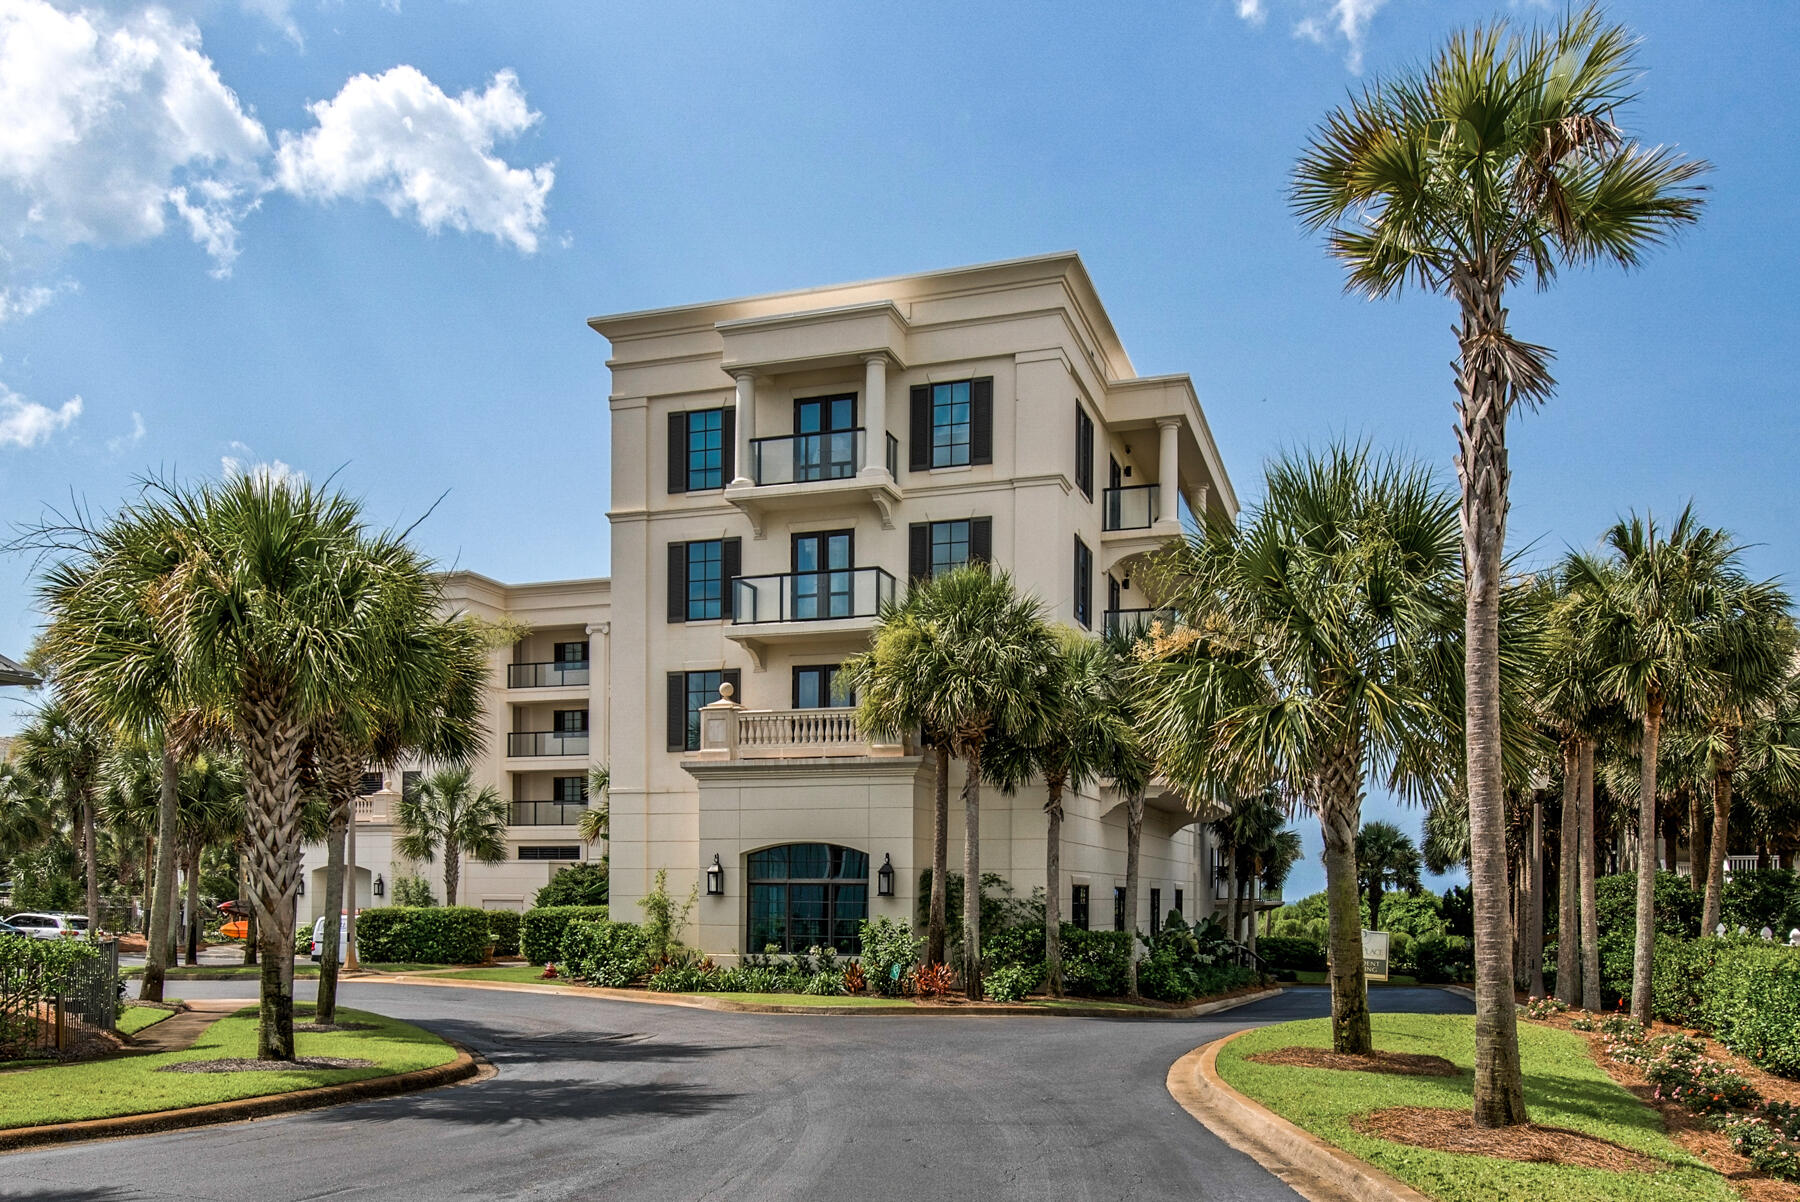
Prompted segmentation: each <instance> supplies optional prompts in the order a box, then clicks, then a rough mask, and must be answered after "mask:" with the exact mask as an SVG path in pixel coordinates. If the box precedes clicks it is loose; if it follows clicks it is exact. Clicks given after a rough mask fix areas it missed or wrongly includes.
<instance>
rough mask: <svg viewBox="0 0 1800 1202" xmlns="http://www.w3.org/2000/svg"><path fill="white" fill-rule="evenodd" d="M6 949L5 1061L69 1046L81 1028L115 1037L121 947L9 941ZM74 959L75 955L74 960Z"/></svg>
mask: <svg viewBox="0 0 1800 1202" xmlns="http://www.w3.org/2000/svg"><path fill="white" fill-rule="evenodd" d="M6 943H7V946H5V947H0V1059H18V1058H22V1057H25V1056H28V1055H30V1054H31V1053H32V1052H33V1051H36V1050H40V1049H52V1048H61V1047H65V1046H67V1044H68V1042H69V1040H70V1038H71V1037H72V1036H73V1034H74V1030H73V1029H74V1027H75V1026H76V1025H80V1026H85V1027H91V1028H93V1029H95V1030H99V1031H110V1030H112V1029H113V1028H114V1026H116V1025H117V1023H118V1020H119V945H118V943H117V941H115V940H112V939H102V940H99V941H98V942H95V943H91V944H85V945H84V946H85V947H87V948H91V949H92V952H93V954H91V955H85V956H83V955H80V954H79V953H74V949H73V948H71V947H68V946H66V945H61V944H50V945H48V946H34V944H36V943H37V941H35V940H28V939H25V938H23V937H19V936H9V937H6ZM72 953H73V954H72Z"/></svg>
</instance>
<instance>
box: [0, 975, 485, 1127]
mask: <svg viewBox="0 0 1800 1202" xmlns="http://www.w3.org/2000/svg"><path fill="white" fill-rule="evenodd" d="M310 1011H311V1007H308V1006H301V1007H296V1018H297V1019H298V1020H299V1021H300V1022H301V1023H304V1022H305V1021H306V1020H307V1018H309V1017H310ZM296 1040H297V1051H298V1054H299V1063H298V1064H297V1065H295V1066H294V1067H290V1068H282V1069H263V1068H259V1067H255V1066H254V1065H250V1066H248V1067H246V1065H245V1064H244V1063H243V1062H246V1061H250V1060H252V1059H253V1058H254V1057H255V1056H256V1011H255V1009H254V1008H246V1009H244V1010H240V1011H238V1012H237V1013H235V1014H232V1015H230V1016H228V1017H225V1018H222V1019H220V1020H219V1021H217V1022H215V1023H213V1024H212V1025H211V1026H210V1027H208V1028H207V1029H206V1030H205V1031H204V1032H203V1033H202V1034H201V1035H200V1037H199V1039H198V1040H197V1041H196V1042H195V1043H194V1045H193V1046H192V1047H190V1048H188V1049H186V1050H184V1051H177V1052H160V1053H154V1054H150V1055H125V1056H114V1057H110V1058H107V1059H104V1060H94V1061H88V1062H86V1063H81V1064H64V1065H50V1066H45V1067H40V1068H31V1069H23V1070H19V1071H16V1072H5V1073H0V1149H5V1148H14V1147H24V1146H29V1145H34V1144H42V1143H51V1142H60V1141H62V1140H69V1139H91V1138H98V1137H102V1136H109V1135H123V1134H132V1133H136V1132H139V1131H149V1130H160V1129H165V1128H173V1127H184V1126H197V1125H201V1124H205V1123H214V1122H228V1121H232V1120H235V1119H243V1118H255V1117H259V1116H261V1115H265V1114H272V1113H279V1112H281V1111H285V1110H298V1109H304V1108H306V1107H309V1106H317V1105H324V1104H327V1103H332V1102H344V1101H353V1100H356V1099H359V1098H365V1097H380V1096H385V1095H387V1094H392V1093H400V1092H405V1091H406V1090H409V1089H422V1088H427V1087H430V1086H433V1085H440V1084H448V1083H449V1082H451V1081H456V1080H461V1079H463V1078H465V1077H469V1076H473V1075H474V1074H475V1073H476V1071H477V1066H476V1064H475V1062H474V1061H473V1060H472V1059H471V1058H470V1057H469V1056H468V1054H467V1053H464V1052H460V1051H458V1049H457V1048H455V1047H453V1046H452V1045H450V1044H449V1043H446V1042H445V1041H444V1040H442V1039H439V1038H438V1037H437V1036H435V1035H433V1034H431V1033H430V1032H428V1031H424V1030H421V1029H420V1028H418V1027H415V1026H412V1025H411V1024H409V1023H403V1022H399V1021H397V1020H395V1019H391V1018H385V1017H383V1016H381V1015H379V1014H370V1013H366V1012H364V1011H359V1010H340V1011H339V1012H338V1023H337V1029H333V1030H328V1031H308V1030H306V1029H304V1027H302V1028H300V1030H299V1033H298V1034H297V1036H296Z"/></svg>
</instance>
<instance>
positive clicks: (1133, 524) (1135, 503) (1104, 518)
mask: <svg viewBox="0 0 1800 1202" xmlns="http://www.w3.org/2000/svg"><path fill="white" fill-rule="evenodd" d="M1161 492H1162V488H1161V486H1160V485H1156V484H1133V485H1131V486H1130V487H1128V488H1109V489H1106V490H1105V491H1104V492H1102V493H1101V494H1100V529H1102V530H1104V531H1108V532H1110V531H1114V530H1148V529H1150V527H1152V526H1154V525H1156V523H1157V521H1158V520H1159V519H1160V517H1161V516H1162V515H1161V505H1160V504H1159V500H1158V499H1159V497H1160V494H1161Z"/></svg>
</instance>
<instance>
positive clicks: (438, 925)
mask: <svg viewBox="0 0 1800 1202" xmlns="http://www.w3.org/2000/svg"><path fill="white" fill-rule="evenodd" d="M491 939H492V936H491V934H490V930H489V927H488V912H487V911H486V910H478V909H476V908H475V907H474V906H381V907H378V908H376V909H372V910H364V911H363V912H362V913H361V914H359V915H358V916H357V919H356V950H357V955H358V956H360V957H361V958H362V959H364V960H368V961H371V962H373V963H377V964H382V963H393V962H402V961H405V962H412V963H416V964H480V963H481V962H482V961H484V960H486V959H487V958H488V946H489V943H490V941H491Z"/></svg>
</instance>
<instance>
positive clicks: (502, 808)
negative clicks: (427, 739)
mask: <svg viewBox="0 0 1800 1202" xmlns="http://www.w3.org/2000/svg"><path fill="white" fill-rule="evenodd" d="M508 817H509V812H508V810H507V805H506V802H504V801H502V800H501V798H500V791H499V790H498V789H496V788H494V786H492V785H483V786H481V788H480V789H477V788H476V787H475V783H474V779H473V773H472V772H471V770H470V769H469V768H467V767H459V768H445V769H442V770H441V771H439V772H436V773H433V774H432V775H431V776H428V777H426V778H425V779H424V780H422V781H420V782H419V783H418V785H417V787H415V788H413V789H411V790H409V791H407V792H404V793H402V794H401V796H400V805H399V806H398V807H397V808H396V809H395V811H394V824H395V825H396V826H398V827H399V828H400V837H399V838H398V839H396V840H394V850H396V851H398V852H399V853H400V854H401V855H403V856H405V857H406V858H407V859H409V860H417V861H419V862H420V863H424V864H430V863H432V862H433V861H434V860H435V859H436V858H437V855H438V852H439V851H440V850H441V851H442V852H443V854H444V904H445V905H446V906H454V905H455V904H456V886H457V882H458V880H459V879H460V878H461V875H462V861H463V857H465V856H467V857H468V858H469V859H471V860H475V861H477V862H478V863H482V864H502V863H505V861H506V821H507V818H508Z"/></svg>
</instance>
